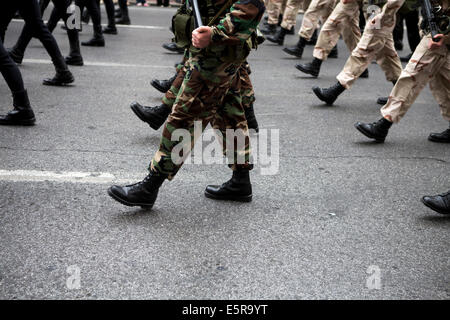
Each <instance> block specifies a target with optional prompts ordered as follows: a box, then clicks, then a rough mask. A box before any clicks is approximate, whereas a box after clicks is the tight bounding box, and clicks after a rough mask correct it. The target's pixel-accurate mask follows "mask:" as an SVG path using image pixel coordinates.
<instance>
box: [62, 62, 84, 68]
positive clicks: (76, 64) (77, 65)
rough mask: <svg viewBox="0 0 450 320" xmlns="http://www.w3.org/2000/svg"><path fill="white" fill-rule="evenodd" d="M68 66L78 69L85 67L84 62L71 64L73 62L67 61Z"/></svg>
mask: <svg viewBox="0 0 450 320" xmlns="http://www.w3.org/2000/svg"><path fill="white" fill-rule="evenodd" d="M66 64H67V65H69V66H76V67H82V66H84V62H83V61H81V62H71V61H66Z"/></svg>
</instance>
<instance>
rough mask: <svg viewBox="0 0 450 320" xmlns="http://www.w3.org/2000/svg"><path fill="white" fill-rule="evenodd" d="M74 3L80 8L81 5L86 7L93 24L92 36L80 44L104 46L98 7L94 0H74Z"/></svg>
mask: <svg viewBox="0 0 450 320" xmlns="http://www.w3.org/2000/svg"><path fill="white" fill-rule="evenodd" d="M75 4H77V5H78V6H80V8H81V7H82V6H83V5H84V7H86V9H87V10H88V11H89V14H90V15H91V18H92V23H93V24H94V26H93V29H94V37H93V38H92V39H90V40H89V41H84V42H82V43H81V44H82V45H83V46H91V47H104V46H105V39H104V38H103V31H102V25H101V17H100V8H99V7H98V5H97V2H96V0H76V1H75Z"/></svg>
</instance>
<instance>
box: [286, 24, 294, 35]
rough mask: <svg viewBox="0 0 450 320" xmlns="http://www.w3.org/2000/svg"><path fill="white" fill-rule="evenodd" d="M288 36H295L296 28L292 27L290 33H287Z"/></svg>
mask: <svg viewBox="0 0 450 320" xmlns="http://www.w3.org/2000/svg"><path fill="white" fill-rule="evenodd" d="M287 34H289V35H294V34H295V27H294V26H292V27H291V28H290V29H289V31H288V32H287Z"/></svg>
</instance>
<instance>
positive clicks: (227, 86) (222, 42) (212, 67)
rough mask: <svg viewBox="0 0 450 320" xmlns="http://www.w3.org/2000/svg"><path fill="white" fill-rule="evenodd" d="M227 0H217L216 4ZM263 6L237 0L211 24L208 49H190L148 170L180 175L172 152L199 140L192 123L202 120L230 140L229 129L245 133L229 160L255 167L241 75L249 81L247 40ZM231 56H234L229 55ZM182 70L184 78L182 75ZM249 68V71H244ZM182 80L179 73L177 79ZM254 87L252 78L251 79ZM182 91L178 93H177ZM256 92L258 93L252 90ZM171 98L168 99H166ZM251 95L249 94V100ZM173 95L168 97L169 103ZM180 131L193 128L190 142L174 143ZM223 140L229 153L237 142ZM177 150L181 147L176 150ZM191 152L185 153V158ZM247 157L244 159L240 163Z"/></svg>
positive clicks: (258, 1) (232, 164) (257, 0)
mask: <svg viewBox="0 0 450 320" xmlns="http://www.w3.org/2000/svg"><path fill="white" fill-rule="evenodd" d="M224 2H225V1H217V3H218V4H220V3H224ZM264 10H265V7H264V3H263V1H262V0H242V1H235V2H234V3H233V5H232V6H231V8H230V10H229V12H228V13H227V14H226V15H225V17H224V18H223V19H222V20H220V22H219V23H218V24H217V25H216V26H214V27H212V29H213V35H212V43H211V45H210V46H209V47H207V48H205V49H202V50H199V49H196V48H193V47H192V46H191V48H190V49H189V58H188V59H187V61H186V63H185V65H184V68H185V74H184V78H183V81H182V84H181V87H180V88H179V89H177V88H176V85H177V84H176V83H175V82H174V86H173V88H171V90H170V91H172V94H174V95H175V94H176V98H175V101H174V102H173V107H172V112H171V114H170V115H169V117H168V119H167V122H166V124H165V126H164V129H163V133H162V137H161V141H160V147H159V150H158V151H157V152H156V154H155V156H154V157H153V159H152V161H151V164H150V168H149V169H150V170H151V171H154V172H158V173H161V174H165V175H167V176H168V179H169V180H171V179H173V177H174V176H175V175H176V173H177V172H178V170H179V169H180V167H181V166H182V163H174V161H173V160H172V151H173V149H174V148H175V147H176V146H179V144H182V146H183V143H184V145H186V143H190V145H186V147H187V149H184V150H189V152H190V150H191V149H192V147H193V146H194V144H195V139H196V138H198V137H194V122H195V121H201V124H202V128H201V129H202V131H203V130H204V129H205V127H206V126H207V125H208V124H210V125H211V126H212V128H213V129H216V130H219V131H220V132H221V133H222V136H223V137H224V138H226V130H227V129H233V130H235V131H238V132H241V133H242V134H243V136H244V139H245V144H244V146H240V148H239V147H238V145H236V146H235V147H234V148H233V153H232V156H233V159H228V161H229V165H230V167H231V168H232V169H233V170H236V169H240V168H248V169H251V168H252V164H251V163H250V139H249V136H248V127H247V120H246V118H245V113H244V108H243V105H242V100H243V99H242V96H243V95H242V94H241V90H242V86H243V84H242V80H241V79H242V78H244V79H249V77H248V72H247V75H246V76H245V75H244V76H241V73H240V72H241V71H242V72H244V71H243V70H241V71H239V70H240V69H241V66H242V65H243V63H244V61H245V59H246V58H247V56H248V53H249V51H248V52H243V51H242V49H243V48H244V47H245V46H246V43H247V40H248V38H249V37H250V36H251V34H252V33H254V32H255V30H256V27H257V25H258V24H259V22H260V20H261V17H262V14H263V13H264ZM230 57H233V59H230ZM181 70H183V71H180V72H179V77H180V78H181V77H182V76H183V73H184V69H181ZM245 71H246V70H245ZM177 78H178V77H177ZM248 83H249V84H250V86H251V82H249V81H248ZM248 83H245V84H244V88H245V91H246V93H245V94H246V95H248V96H249V97H251V95H252V94H253V93H252V91H253V87H251V91H249V90H250V86H249V84H248ZM177 90H178V91H177ZM253 96H254V94H253ZM166 98H167V97H166ZM249 99H250V100H251V98H246V99H245V100H246V101H249ZM170 101H171V100H170V99H167V101H166V102H168V103H169V104H168V105H170ZM177 129H186V130H188V131H189V132H190V135H191V139H190V142H188V141H186V142H183V140H182V139H179V140H178V141H172V137H173V133H174V131H175V130H177ZM234 140H235V138H233V141H228V142H227V141H226V139H224V141H223V143H222V145H223V152H224V154H228V153H227V151H228V146H229V145H234V144H235V141H234ZM177 149H178V148H177ZM189 152H187V153H186V154H183V155H182V157H183V158H184V159H185V158H186V157H187V156H188V155H189ZM239 159H243V160H244V161H238V160H239Z"/></svg>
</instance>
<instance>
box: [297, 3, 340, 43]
mask: <svg viewBox="0 0 450 320" xmlns="http://www.w3.org/2000/svg"><path fill="white" fill-rule="evenodd" d="M336 3H337V1H336V0H313V1H311V4H310V5H309V7H308V9H307V10H306V12H305V14H304V15H303V20H302V27H301V28H300V31H299V32H298V35H299V36H300V37H302V38H304V39H306V40H308V41H309V40H311V37H312V35H313V33H314V31H315V30H316V29H317V27H318V26H319V21H322V22H323V21H326V20H327V19H328V17H329V16H330V14H331V12H333V9H334V7H335V6H336Z"/></svg>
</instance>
